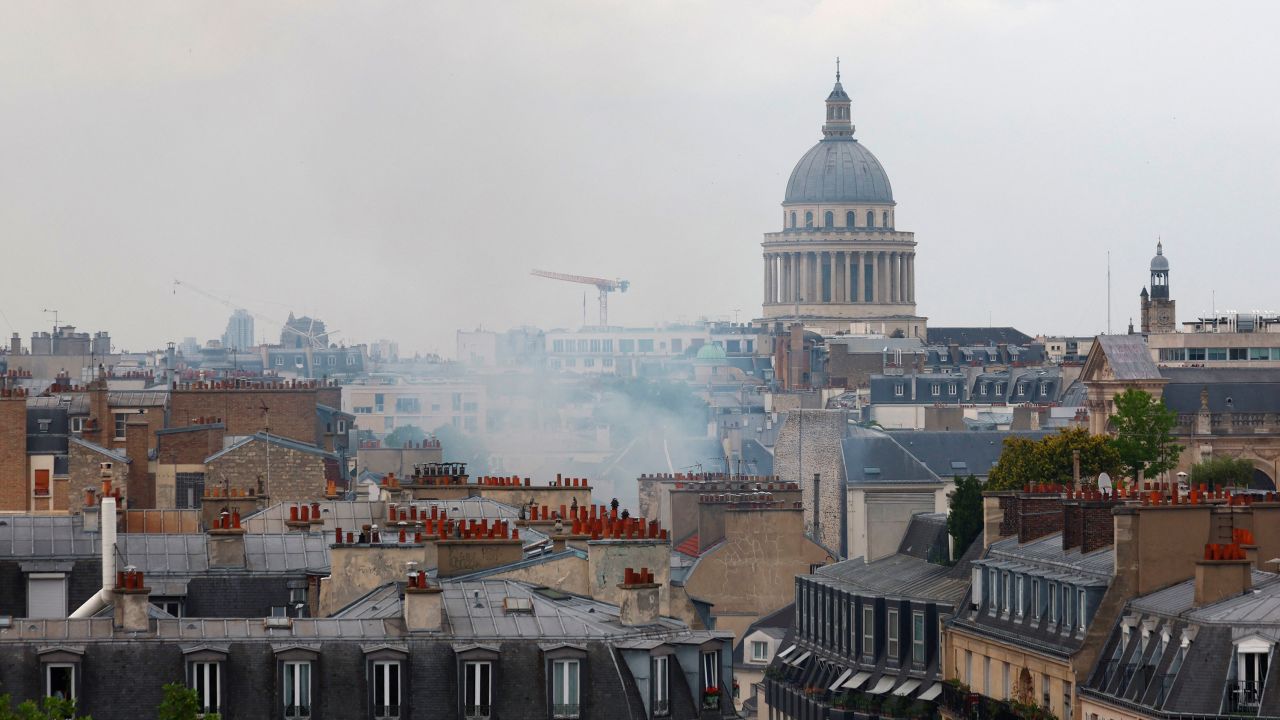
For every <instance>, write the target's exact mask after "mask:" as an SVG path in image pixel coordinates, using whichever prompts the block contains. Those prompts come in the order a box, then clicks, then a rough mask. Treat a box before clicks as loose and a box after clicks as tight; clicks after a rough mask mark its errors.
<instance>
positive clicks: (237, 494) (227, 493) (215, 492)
mask: <svg viewBox="0 0 1280 720" xmlns="http://www.w3.org/2000/svg"><path fill="white" fill-rule="evenodd" d="M204 496H205V497H206V498H251V497H256V496H255V495H254V489H253V488H247V489H246V488H225V489H224V488H220V487H218V486H217V485H213V486H210V487H206V488H205V490H204Z"/></svg>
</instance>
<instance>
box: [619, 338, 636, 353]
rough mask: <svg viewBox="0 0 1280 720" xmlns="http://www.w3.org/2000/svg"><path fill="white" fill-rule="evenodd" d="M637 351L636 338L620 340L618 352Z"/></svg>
mask: <svg viewBox="0 0 1280 720" xmlns="http://www.w3.org/2000/svg"><path fill="white" fill-rule="evenodd" d="M635 351H636V341H635V340H619V341H618V352H620V353H633V352H635Z"/></svg>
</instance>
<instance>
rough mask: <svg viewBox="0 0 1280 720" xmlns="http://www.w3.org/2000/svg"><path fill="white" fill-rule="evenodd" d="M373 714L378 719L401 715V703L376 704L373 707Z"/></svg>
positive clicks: (387, 719)
mask: <svg viewBox="0 0 1280 720" xmlns="http://www.w3.org/2000/svg"><path fill="white" fill-rule="evenodd" d="M373 716H374V717H375V718H377V719H378V720H389V719H390V718H398V717H400V706H399V705H375V706H374V707H373Z"/></svg>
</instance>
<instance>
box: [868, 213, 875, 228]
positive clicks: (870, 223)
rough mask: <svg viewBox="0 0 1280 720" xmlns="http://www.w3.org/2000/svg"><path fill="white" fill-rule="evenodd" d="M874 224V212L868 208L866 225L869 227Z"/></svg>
mask: <svg viewBox="0 0 1280 720" xmlns="http://www.w3.org/2000/svg"><path fill="white" fill-rule="evenodd" d="M875 226H876V214H875V213H874V212H871V211H870V210H868V211H867V227H869V228H871V227H875Z"/></svg>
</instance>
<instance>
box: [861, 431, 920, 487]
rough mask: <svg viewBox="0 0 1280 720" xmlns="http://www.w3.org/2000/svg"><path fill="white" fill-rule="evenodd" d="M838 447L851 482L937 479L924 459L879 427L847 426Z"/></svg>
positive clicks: (885, 482)
mask: <svg viewBox="0 0 1280 720" xmlns="http://www.w3.org/2000/svg"><path fill="white" fill-rule="evenodd" d="M842 447H843V450H844V467H845V478H846V480H847V481H848V483H849V484H851V485H856V484H872V485H877V484H904V483H906V484H914V483H938V482H941V480H940V479H939V478H938V476H937V475H935V474H934V473H933V472H932V471H931V470H929V468H928V467H926V466H925V465H924V463H921V462H920V461H919V460H917V459H916V458H915V457H913V456H912V455H911V454H910V453H908V452H907V451H906V450H904V449H903V448H902V446H901V445H899V444H898V443H896V442H894V440H893V439H892V438H891V437H889V435H888V434H886V433H884V432H882V431H879V430H869V429H866V428H850V429H849V437H847V438H845V439H844V441H843V443H842Z"/></svg>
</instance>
